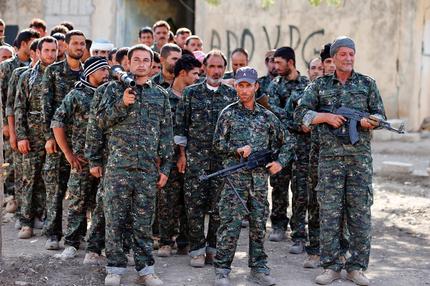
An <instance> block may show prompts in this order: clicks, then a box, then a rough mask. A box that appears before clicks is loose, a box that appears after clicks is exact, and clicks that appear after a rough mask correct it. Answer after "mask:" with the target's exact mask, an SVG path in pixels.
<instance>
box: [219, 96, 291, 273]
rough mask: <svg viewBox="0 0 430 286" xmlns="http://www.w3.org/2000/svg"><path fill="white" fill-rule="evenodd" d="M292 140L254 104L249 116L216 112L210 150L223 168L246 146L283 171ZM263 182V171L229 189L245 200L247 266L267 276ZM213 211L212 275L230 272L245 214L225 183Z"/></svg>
mask: <svg viewBox="0 0 430 286" xmlns="http://www.w3.org/2000/svg"><path fill="white" fill-rule="evenodd" d="M292 139H293V138H292V137H291V136H290V135H289V134H288V132H285V131H284V128H283V127H282V124H281V122H280V121H279V120H278V119H277V118H276V116H275V115H274V114H273V113H272V112H270V111H268V110H266V109H265V108H264V107H262V106H260V105H258V104H256V105H255V108H254V110H248V109H246V108H245V107H244V106H243V105H242V104H241V103H240V102H239V101H238V102H235V103H233V104H230V105H229V106H227V107H226V108H225V109H224V110H223V111H222V112H221V114H220V116H219V119H218V123H217V126H216V130H215V134H214V143H213V144H214V149H215V150H216V152H217V154H218V155H219V156H220V157H221V158H222V159H223V166H224V167H229V166H232V165H235V164H238V163H239V159H238V157H237V151H236V150H237V148H240V147H243V146H245V145H250V146H251V148H252V150H253V152H256V151H262V150H272V151H273V152H277V153H278V152H279V156H278V162H279V163H280V164H281V165H282V166H287V165H288V164H289V163H290V162H291V161H292V160H293V158H294V156H293V147H294V141H293V140H292ZM268 178H269V173H268V172H267V170H266V169H265V168H264V167H259V168H256V169H254V170H251V171H244V172H240V173H236V174H234V175H232V176H231V179H232V180H231V181H232V182H233V184H234V187H235V188H236V189H237V191H238V193H239V195H240V196H241V197H242V199H244V200H245V202H246V204H247V207H248V209H249V212H250V213H249V215H248V220H249V240H250V241H249V260H248V265H249V267H251V268H253V269H254V270H255V271H257V272H264V273H269V268H268V267H267V255H266V253H265V251H264V238H265V233H266V221H267V218H268V215H269V202H268V200H267V193H268V184H267V181H268ZM218 208H219V214H220V227H219V229H218V236H217V238H218V240H217V245H216V250H217V252H216V256H215V263H214V265H215V268H217V269H226V270H227V271H230V269H231V263H232V261H233V257H234V254H235V251H236V247H237V243H238V239H239V235H240V231H241V224H242V220H243V219H244V217H245V215H246V211H245V209H244V208H243V206H242V205H241V203H240V201H239V199H238V198H237V197H236V196H235V194H234V192H233V190H232V189H231V187H230V186H229V185H228V184H227V183H224V187H223V190H222V192H221V198H220V202H219V204H218Z"/></svg>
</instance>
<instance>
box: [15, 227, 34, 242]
mask: <svg viewBox="0 0 430 286" xmlns="http://www.w3.org/2000/svg"><path fill="white" fill-rule="evenodd" d="M32 236H33V229H32V228H31V227H29V226H23V227H22V228H21V230H20V231H19V232H18V238H20V239H29V238H30V237H32Z"/></svg>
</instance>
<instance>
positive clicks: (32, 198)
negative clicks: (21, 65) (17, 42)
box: [7, 62, 46, 227]
mask: <svg viewBox="0 0 430 286" xmlns="http://www.w3.org/2000/svg"><path fill="white" fill-rule="evenodd" d="M44 71H45V67H44V66H43V65H42V64H41V63H40V62H38V63H37V64H36V65H35V66H34V67H33V68H31V69H27V70H26V71H25V72H24V73H23V74H22V75H21V77H20V80H19V82H18V87H17V88H18V92H17V94H16V98H15V102H14V104H13V105H14V106H12V107H11V106H10V105H8V107H7V109H8V108H13V109H14V110H15V113H14V115H15V128H16V137H17V141H18V142H19V141H21V140H28V141H29V143H30V151H29V152H28V154H25V155H21V158H22V171H23V172H22V174H23V180H22V181H23V187H22V193H21V196H22V218H21V223H22V225H24V226H29V227H32V223H33V219H34V218H35V217H39V218H41V217H42V216H43V213H44V210H45V199H46V191H45V185H44V183H43V180H42V167H43V163H44V162H45V140H44V136H43V131H42V112H41V111H42V106H41V97H42V94H43V93H42V86H41V82H42V77H43V73H44ZM11 97H12V95H10V96H8V102H9V101H10V100H9V99H10V98H11ZM7 111H8V112H10V110H7Z"/></svg>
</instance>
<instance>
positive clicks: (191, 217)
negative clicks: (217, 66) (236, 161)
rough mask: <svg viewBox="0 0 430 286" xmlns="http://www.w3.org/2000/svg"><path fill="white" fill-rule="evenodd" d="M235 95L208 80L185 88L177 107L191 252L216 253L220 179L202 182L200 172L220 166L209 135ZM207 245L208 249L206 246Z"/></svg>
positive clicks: (177, 134) (176, 132) (178, 135)
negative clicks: (206, 224)
mask: <svg viewBox="0 0 430 286" xmlns="http://www.w3.org/2000/svg"><path fill="white" fill-rule="evenodd" d="M236 99H237V96H236V91H235V90H234V89H232V88H231V87H229V86H227V85H224V84H221V85H220V86H219V87H218V89H217V90H216V91H214V90H211V89H209V88H208V87H207V82H206V81H204V82H202V83H199V84H194V85H192V86H189V87H187V88H185V90H184V94H183V97H182V99H181V101H180V102H179V104H178V108H177V110H176V129H175V143H177V144H178V142H179V141H178V139H181V141H182V140H184V139H185V141H186V142H187V143H186V144H184V145H186V153H187V168H186V170H185V186H184V188H185V209H186V210H187V219H188V228H189V233H188V235H189V240H190V256H192V257H195V256H198V255H204V254H205V252H208V253H212V254H215V250H216V231H217V229H218V225H219V216H218V211H217V208H216V205H217V203H218V197H219V192H220V184H221V182H220V181H219V180H212V181H210V182H204V183H201V182H199V180H198V177H199V175H201V174H202V172H206V173H208V174H209V173H212V172H214V171H218V170H219V169H221V159H220V158H219V157H218V156H216V155H214V154H213V153H212V152H213V149H212V139H213V134H214V131H215V125H216V121H217V119H218V115H219V113H220V112H221V110H222V109H223V108H224V107H226V106H227V105H228V104H230V103H232V102H233V101H235V100H236ZM207 212H209V213H210V219H209V228H208V233H207V237H205V232H204V219H205V214H206V213H207ZM206 248H207V249H206Z"/></svg>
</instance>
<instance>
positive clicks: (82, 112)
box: [51, 86, 94, 155]
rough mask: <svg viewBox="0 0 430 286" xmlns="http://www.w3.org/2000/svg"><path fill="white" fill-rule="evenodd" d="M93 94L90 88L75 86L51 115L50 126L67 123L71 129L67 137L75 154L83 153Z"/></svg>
mask: <svg viewBox="0 0 430 286" xmlns="http://www.w3.org/2000/svg"><path fill="white" fill-rule="evenodd" d="M93 95H94V89H92V88H89V87H87V86H80V87H75V88H74V89H72V90H71V91H70V92H69V93H68V94H67V95H66V97H64V99H63V101H62V102H61V105H60V106H59V107H58V108H57V110H56V111H55V113H54V116H53V117H52V121H51V128H58V127H59V128H64V127H65V126H66V125H68V126H70V128H71V129H72V137H71V138H68V139H69V140H70V141H71V143H72V146H71V147H72V150H73V153H74V154H77V155H84V149H85V135H86V133H87V123H88V117H89V113H90V106H91V100H92V99H93Z"/></svg>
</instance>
